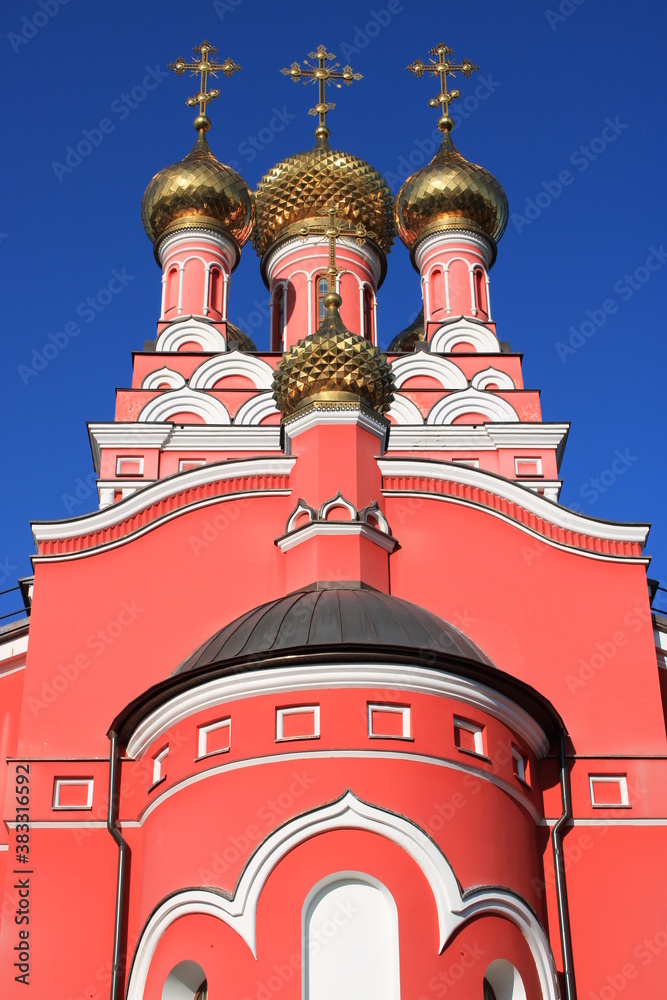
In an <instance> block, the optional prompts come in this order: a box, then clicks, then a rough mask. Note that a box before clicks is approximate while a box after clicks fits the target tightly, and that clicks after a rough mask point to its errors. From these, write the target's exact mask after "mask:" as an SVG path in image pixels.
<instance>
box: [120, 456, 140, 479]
mask: <svg viewBox="0 0 667 1000" xmlns="http://www.w3.org/2000/svg"><path fill="white" fill-rule="evenodd" d="M122 462H130V464H132V465H136V466H137V470H138V471H137V472H127V470H126V471H124V472H123V471H122V469H121V463H122ZM143 474H144V456H143V455H117V456H116V475H117V476H119V477H120V478H123V477H125V476H143Z"/></svg>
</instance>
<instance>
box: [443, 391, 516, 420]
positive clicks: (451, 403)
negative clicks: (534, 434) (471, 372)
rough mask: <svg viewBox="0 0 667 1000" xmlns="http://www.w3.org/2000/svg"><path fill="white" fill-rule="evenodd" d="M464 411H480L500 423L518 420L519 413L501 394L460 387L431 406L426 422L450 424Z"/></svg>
mask: <svg viewBox="0 0 667 1000" xmlns="http://www.w3.org/2000/svg"><path fill="white" fill-rule="evenodd" d="M465 413H481V414H482V416H485V417H488V418H489V419H490V420H497V421H500V422H502V423H507V422H508V421H517V422H518V421H519V415H518V413H517V412H516V410H515V409H514V407H513V406H510V404H509V403H508V402H507V400H505V399H503V398H502V397H501V396H494V395H492V394H490V393H488V392H479V391H478V390H477V389H473V388H470V389H462V390H460V391H458V392H453V393H451V395H449V396H445V397H444V398H443V399H439V400H438V402H437V403H436V404H435V405H434V406H433V407H432V408H431V410H430V411H429V413H428V416H427V417H426V423H427V424H431V425H436V426H438V425H441V424H451V423H453V422H454V420H456V418H457V417H461V416H463V415H464V414H465Z"/></svg>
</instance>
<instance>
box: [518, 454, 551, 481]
mask: <svg viewBox="0 0 667 1000" xmlns="http://www.w3.org/2000/svg"><path fill="white" fill-rule="evenodd" d="M522 462H531V463H532V462H534V463H535V471H534V472H520V471H519V466H520V465H521V463H522ZM514 475H515V476H521V478H522V479H531V478H533V479H534V478H535V476H543V475H544V472H543V471H542V459H541V458H533V457H531V456H530V455H518V456H516V457H515V459H514Z"/></svg>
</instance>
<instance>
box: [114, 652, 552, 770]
mask: <svg viewBox="0 0 667 1000" xmlns="http://www.w3.org/2000/svg"><path fill="white" fill-rule="evenodd" d="M330 688H378V689H381V690H382V691H386V690H387V689H388V688H391V689H396V690H399V691H414V692H417V693H420V694H432V695H439V696H440V697H444V698H454V699H456V700H457V701H463V702H465V703H466V704H468V705H472V706H474V707H475V708H479V709H481V710H482V711H484V712H489V713H490V714H491V715H493V716H495V718H497V719H499V720H500V721H501V722H503V723H504V724H505V725H506V726H507V727H508V728H509V729H511V730H513V732H514V733H516V735H517V736H519V737H521V738H522V739H523V740H525V742H526V743H527V745H528V746H529V747H530V749H531V750H532V751H533V753H535V754H537V755H538V756H540V757H541V756H542V755H543V754H545V753H546V751H547V750H548V748H549V740H548V739H547V736H546V734H545V733H544V730H543V729H542V727H541V726H539V725H538V724H537V722H536V721H535V720H534V719H533V717H532V716H531V715H529V714H528V712H527V711H526V710H525V709H523V708H521V707H520V706H519V705H517V704H516V703H515V702H514V701H512V700H511V699H510V698H507V697H506V696H505V695H503V694H500V693H499V692H498V691H494V690H493V688H490V687H487V685H485V684H482V683H479V682H478V681H471V680H468V679H467V678H465V677H458V676H456V675H455V674H449V673H444V672H443V671H440V670H429V669H428V668H427V667H418V666H414V665H411V664H409V663H406V665H405V666H402V665H399V664H395V663H363V660H362V662H360V663H336V664H327V665H323V664H321V665H318V666H316V667H313V666H307V665H305V666H293V667H274V668H272V669H270V670H252V671H249V672H248V673H241V674H233V675H231V676H227V677H218V678H216V679H215V680H212V681H207V682H205V683H201V684H199V685H197V686H196V687H191V688H188V690H187V691H182V692H181V693H180V694H177V695H175V697H174V698H172V699H171V701H169V702H167V703H166V704H164V705H161V706H160V707H159V708H156V709H155V711H153V712H151V714H150V715H149V716H148V717H147V718H145V719H143V720H142V721H141V722H140V723H139V725H138V726H137V728H136V730H135V731H134V733H133V734H132V736H131V737H130V739H129V740H128V743H127V753H128V756H130V757H134V758H136V757H141V755H142V754H144V753H145V752H146V750H147V749H148V748H149V747H150V746H151V744H152V743H153V742H154V741H155V740H157V739H159V738H160V737H161V736H162V735H163V734H164V733H166V732H167V730H168V729H170V728H171V727H172V726H174V725H176V724H177V723H179V722H182V721H183V720H184V719H187V718H189V717H190V716H192V715H195V714H197V713H198V712H203V711H205V710H207V709H209V708H213V707H217V706H218V705H222V704H226V703H228V702H230V701H238V700H239V699H242V698H252V697H258V696H260V695H262V696H263V695H268V694H280V695H283V694H286V693H287V692H292V691H317V690H327V689H330Z"/></svg>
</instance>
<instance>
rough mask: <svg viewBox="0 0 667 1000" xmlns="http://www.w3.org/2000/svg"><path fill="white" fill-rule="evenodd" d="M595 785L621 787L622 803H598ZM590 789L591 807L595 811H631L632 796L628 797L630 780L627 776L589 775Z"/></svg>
mask: <svg viewBox="0 0 667 1000" xmlns="http://www.w3.org/2000/svg"><path fill="white" fill-rule="evenodd" d="M594 783H599V784H602V785H610V784H612V783H614V784H616V785H620V789H621V801H620V802H596V801H595V787H594ZM588 788H589V791H590V795H591V805H592V806H593V808H594V809H629V808H630V796H629V795H628V779H627V775H625V774H589V775H588Z"/></svg>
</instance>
